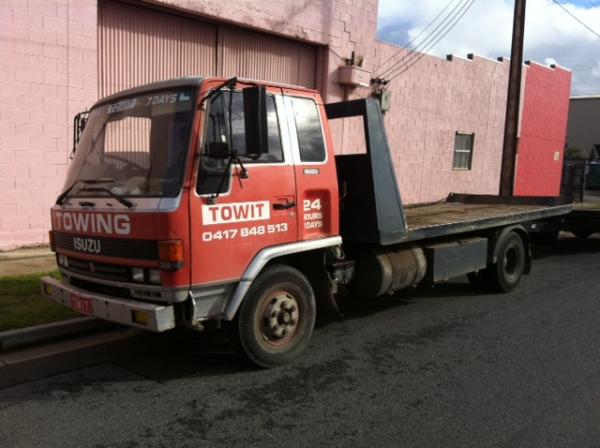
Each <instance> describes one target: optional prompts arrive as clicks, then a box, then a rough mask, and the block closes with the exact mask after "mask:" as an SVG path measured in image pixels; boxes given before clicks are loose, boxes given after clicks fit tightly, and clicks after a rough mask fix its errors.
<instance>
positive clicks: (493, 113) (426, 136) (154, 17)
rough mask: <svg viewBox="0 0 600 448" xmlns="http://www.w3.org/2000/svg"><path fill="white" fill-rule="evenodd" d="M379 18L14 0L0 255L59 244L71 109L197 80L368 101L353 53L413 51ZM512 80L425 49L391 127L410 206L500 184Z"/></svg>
mask: <svg viewBox="0 0 600 448" xmlns="http://www.w3.org/2000/svg"><path fill="white" fill-rule="evenodd" d="M376 25H377V0H338V1H335V2H333V1H325V2H313V1H309V0H300V1H299V0H293V1H292V0H261V1H258V0H240V1H237V2H224V1H218V0H152V1H136V2H133V1H131V2H127V3H121V2H117V1H115V0H97V1H94V0H29V1H28V2H23V1H21V0H4V1H3V2H1V3H0V65H1V67H0V81H1V82H0V210H2V213H1V214H0V249H9V248H12V247H16V246H19V245H27V244H37V243H43V242H45V241H46V240H47V230H48V228H49V225H50V218H49V209H50V207H51V205H52V203H53V201H54V200H55V198H56V196H57V193H58V191H59V189H60V188H61V186H62V183H63V178H64V174H65V169H66V167H67V164H68V163H69V153H70V151H71V132H72V129H71V120H72V117H73V116H74V115H75V114H76V113H77V112H79V111H81V110H84V109H86V108H89V107H90V106H91V105H92V104H93V103H94V101H95V100H96V99H98V98H99V97H102V96H105V95H107V94H110V93H113V92H116V91H118V90H121V89H125V88H128V87H131V86H134V85H137V84H142V83H147V82H151V81H157V80H161V79H167V78H173V77H180V76H185V75H192V74H193V75H224V76H228V75H238V76H242V77H250V78H258V79H269V80H273V81H278V82H284V83H291V84H300V85H304V86H308V87H314V88H317V89H319V90H320V91H321V93H322V94H323V96H324V99H325V100H326V101H327V102H334V101H339V100H342V99H345V98H354V97H364V96H367V95H369V94H370V90H369V89H368V88H363V87H353V86H350V85H348V84H343V83H340V80H342V81H343V79H342V78H341V77H340V71H339V69H340V67H342V66H344V65H345V61H344V60H343V59H345V58H350V57H351V55H352V52H354V54H355V55H356V57H357V60H358V59H359V58H360V59H362V60H364V63H363V67H362V68H363V69H364V70H366V71H367V73H365V74H364V75H365V76H366V78H367V81H368V78H369V73H368V72H371V71H373V70H374V69H375V68H377V67H378V66H379V65H380V64H382V63H384V62H385V61H386V60H387V59H389V58H390V57H393V56H395V55H397V54H403V52H404V50H403V49H401V48H399V47H395V46H392V45H388V44H384V43H381V42H378V41H377V40H376ZM399 52H400V53H399ZM552 72H553V73H554V71H552ZM507 78H508V62H498V61H495V60H489V59H485V58H481V57H477V56H472V57H470V58H466V59H461V58H457V57H451V58H448V59H446V60H443V59H439V58H435V57H430V56H425V57H423V59H422V60H421V61H420V62H419V63H418V64H416V65H414V66H413V67H412V68H411V69H410V70H408V71H406V72H405V73H403V74H402V75H401V76H399V77H398V78H396V79H395V80H394V81H393V83H392V84H391V86H390V88H389V92H390V94H391V102H390V104H391V107H390V110H389V111H388V112H387V114H386V125H387V129H388V133H389V139H390V144H391V146H392V148H393V151H394V160H395V163H396V170H397V172H398V176H399V181H400V189H401V193H402V195H403V198H404V201H405V202H406V203H416V202H428V201H435V200H439V199H442V198H444V197H445V196H446V195H447V193H449V192H451V191H454V192H473V193H496V192H497V190H498V182H499V173H500V159H501V152H502V138H503V133H502V130H503V126H504V109H505V105H506V86H507ZM527 90H529V84H527V88H526V91H527ZM534 90H535V89H534ZM561 92H562V90H561ZM526 94H527V92H526ZM549 94H552V95H554V92H550V93H549ZM561 94H562V93H561ZM567 98H568V97H567ZM525 104H526V105H527V102H526V103H525ZM534 109H535V107H534ZM525 110H526V111H527V110H529V109H528V108H527V106H526V108H525ZM334 133H335V142H336V148H337V151H338V152H339V153H344V152H350V151H355V150H356V149H357V147H358V146H359V144H358V142H359V140H358V139H359V135H358V134H357V133H356V132H355V130H354V126H353V125H352V123H349V122H345V123H341V124H337V123H336V125H335V127H334ZM523 163H525V162H523Z"/></svg>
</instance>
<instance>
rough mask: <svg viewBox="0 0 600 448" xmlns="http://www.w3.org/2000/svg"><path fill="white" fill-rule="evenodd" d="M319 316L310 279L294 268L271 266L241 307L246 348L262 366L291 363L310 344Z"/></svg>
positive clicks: (241, 332)
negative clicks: (316, 318) (316, 319)
mask: <svg viewBox="0 0 600 448" xmlns="http://www.w3.org/2000/svg"><path fill="white" fill-rule="evenodd" d="M315 316H316V307H315V297H314V293H313V290H312V288H311V286H310V283H309V282H308V280H307V279H306V277H305V276H304V275H303V274H302V273H301V272H300V271H298V270H297V269H295V268H292V267H290V266H285V265H274V266H271V267H269V268H267V269H266V270H265V271H264V272H263V273H262V274H261V275H260V276H259V277H258V278H257V279H256V280H255V281H254V283H253V284H252V286H251V287H250V289H249V290H248V295H247V296H246V298H245V299H244V302H243V303H242V306H241V307H240V311H239V316H238V330H239V338H240V343H241V346H242V349H243V351H244V353H245V354H246V356H247V357H248V358H249V359H250V360H251V361H252V362H254V363H255V364H257V365H259V366H261V367H275V366H278V365H282V364H287V363H290V362H292V361H293V360H294V359H296V358H297V357H298V356H299V355H300V354H301V353H302V352H303V351H304V349H305V348H306V346H307V345H308V342H309V340H310V337H311V335H312V332H313V329H314V325H315Z"/></svg>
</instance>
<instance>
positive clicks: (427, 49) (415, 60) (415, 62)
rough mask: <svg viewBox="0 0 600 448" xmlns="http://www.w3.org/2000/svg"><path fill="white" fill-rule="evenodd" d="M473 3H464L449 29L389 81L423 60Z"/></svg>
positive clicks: (397, 71)
mask: <svg viewBox="0 0 600 448" xmlns="http://www.w3.org/2000/svg"><path fill="white" fill-rule="evenodd" d="M474 3H475V0H470V1H469V2H468V3H465V5H463V8H464V9H463V10H462V12H460V13H459V15H458V17H457V18H456V19H455V20H454V22H453V23H452V24H451V25H450V27H449V28H448V29H446V30H445V31H444V32H443V33H442V34H441V35H439V37H438V38H437V39H436V40H435V41H434V42H432V43H431V44H430V45H429V47H428V48H426V49H425V50H423V52H422V53H419V54H418V56H417V57H416V58H413V62H412V63H409V62H407V63H406V64H404V68H402V67H399V70H396V72H395V73H394V74H392V75H390V77H389V81H392V80H393V79H394V78H397V77H398V76H400V75H401V74H402V73H404V72H406V71H408V70H410V69H411V68H412V67H413V66H414V65H415V64H417V63H418V62H419V61H420V60H421V59H423V58H424V57H425V55H426V53H427V51H429V50H431V49H432V48H433V47H435V46H436V45H437V44H438V42H439V41H440V40H442V39H443V38H444V37H445V36H446V35H447V34H448V33H449V32H450V31H452V30H453V29H454V27H455V26H456V25H457V24H458V22H460V21H461V19H462V18H463V17H464V16H465V14H466V13H467V12H468V11H469V10H470V9H471V7H472V6H473V4H474Z"/></svg>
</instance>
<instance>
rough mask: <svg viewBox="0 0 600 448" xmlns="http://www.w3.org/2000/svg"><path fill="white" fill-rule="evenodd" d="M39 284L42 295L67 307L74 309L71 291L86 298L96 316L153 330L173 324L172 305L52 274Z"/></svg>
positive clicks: (170, 326) (169, 327)
mask: <svg viewBox="0 0 600 448" xmlns="http://www.w3.org/2000/svg"><path fill="white" fill-rule="evenodd" d="M41 288H42V296H44V297H45V298H47V299H50V300H53V301H55V302H57V303H60V304H61V305H64V306H66V307H67V308H71V309H74V307H73V303H72V297H73V296H74V295H76V296H78V297H81V298H84V299H89V301H90V302H91V305H92V307H91V314H90V315H91V316H94V317H98V318H100V319H104V320H108V321H111V322H116V323H119V324H124V325H129V326H132V327H138V328H143V329H146V330H151V331H156V332H161V331H167V330H170V329H172V328H174V327H175V312H174V308H173V305H156V304H152V303H145V302H140V301H137V300H129V299H121V298H116V297H110V296H106V295H101V294H96V293H90V292H88V291H84V290H83V289H80V288H77V287H75V286H71V285H65V284H64V283H62V282H61V281H60V280H57V279H55V278H52V277H43V278H42V284H41ZM140 317H141V318H140ZM140 322H143V323H140Z"/></svg>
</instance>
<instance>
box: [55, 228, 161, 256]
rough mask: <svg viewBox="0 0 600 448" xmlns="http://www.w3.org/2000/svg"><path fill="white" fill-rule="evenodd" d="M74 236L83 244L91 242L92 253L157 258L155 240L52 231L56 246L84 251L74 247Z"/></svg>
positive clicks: (74, 250)
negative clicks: (90, 235)
mask: <svg viewBox="0 0 600 448" xmlns="http://www.w3.org/2000/svg"><path fill="white" fill-rule="evenodd" d="M76 238H78V239H80V240H83V243H84V244H87V243H88V242H89V241H91V242H93V244H92V245H91V247H93V249H94V251H93V252H90V253H93V254H94V255H102V256H104V257H119V258H129V259H133V260H158V243H157V242H156V241H152V240H127V239H117V238H102V237H89V236H79V235H71V234H69V233H62V232H54V244H55V245H56V247H58V248H61V249H65V250H69V251H73V252H84V251H81V250H78V249H77V248H76V245H75V239H76Z"/></svg>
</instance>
